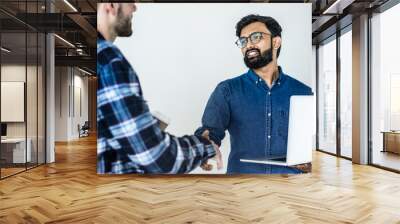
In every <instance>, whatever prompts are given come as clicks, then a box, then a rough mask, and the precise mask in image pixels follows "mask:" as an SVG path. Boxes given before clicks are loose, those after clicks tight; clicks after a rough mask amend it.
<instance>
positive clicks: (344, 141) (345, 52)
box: [340, 30, 352, 158]
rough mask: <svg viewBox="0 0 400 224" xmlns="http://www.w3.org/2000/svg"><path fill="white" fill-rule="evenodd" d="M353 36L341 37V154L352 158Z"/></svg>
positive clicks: (347, 34)
mask: <svg viewBox="0 0 400 224" xmlns="http://www.w3.org/2000/svg"><path fill="white" fill-rule="evenodd" d="M351 65H352V35H351V30H350V31H349V32H347V33H345V34H343V35H342V36H341V37H340V122H341V124H340V127H341V132H340V144H341V146H340V150H341V151H340V153H341V155H343V156H346V157H349V158H351V157H352V148H351V141H352V138H351V137H352V125H351V124H352V66H351Z"/></svg>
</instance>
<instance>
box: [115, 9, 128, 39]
mask: <svg viewBox="0 0 400 224" xmlns="http://www.w3.org/2000/svg"><path fill="white" fill-rule="evenodd" d="M117 17H118V24H117V25H116V26H115V33H116V34H117V36H119V37H130V36H131V35H132V22H131V21H132V19H131V18H130V17H126V18H124V17H123V15H122V10H121V8H119V9H118V16H117Z"/></svg>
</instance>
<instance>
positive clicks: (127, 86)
mask: <svg viewBox="0 0 400 224" xmlns="http://www.w3.org/2000/svg"><path fill="white" fill-rule="evenodd" d="M97 77H98V90H97V125H98V134H97V135H98V136H97V173H99V174H123V173H171V174H172V173H187V172H190V171H192V170H193V169H194V168H196V167H198V166H199V165H200V164H201V163H203V162H205V161H206V160H207V159H209V158H211V157H213V156H215V149H214V147H213V146H212V145H211V143H210V142H209V141H208V140H206V139H204V138H199V137H196V136H194V135H191V136H187V135H185V136H183V137H180V138H178V137H175V136H173V135H171V134H168V133H166V132H163V131H162V130H161V129H160V128H159V125H158V122H157V120H156V119H155V118H153V116H152V115H151V113H150V112H149V108H148V105H147V103H146V101H145V100H144V99H143V95H142V90H141V87H140V83H139V80H138V77H137V75H136V73H135V71H134V70H133V68H132V67H131V65H130V64H129V62H128V61H127V60H126V59H125V57H124V56H123V55H122V53H121V52H120V51H119V49H118V48H117V47H116V46H115V45H114V44H113V43H111V42H109V41H106V40H104V38H103V37H102V36H101V34H99V35H98V39H97Z"/></svg>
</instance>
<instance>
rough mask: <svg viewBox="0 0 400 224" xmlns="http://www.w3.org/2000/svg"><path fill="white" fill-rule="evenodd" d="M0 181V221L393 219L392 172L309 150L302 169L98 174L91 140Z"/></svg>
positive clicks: (396, 192) (396, 200) (399, 178)
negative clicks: (307, 165)
mask: <svg viewBox="0 0 400 224" xmlns="http://www.w3.org/2000/svg"><path fill="white" fill-rule="evenodd" d="M56 158H57V160H56V163H55V164H51V165H46V166H41V167H39V168H36V169H33V170H29V171H28V172H26V173H22V174H19V175H17V176H13V177H10V178H7V179H5V180H2V181H0V223H45V222H47V223H74V224H75V223H224V224H225V223H374V224H375V223H385V224H386V223H400V175H399V174H396V173H391V172H388V171H384V170H380V169H377V168H374V167H369V166H359V165H352V164H351V162H350V161H347V160H343V159H337V158H335V157H333V156H330V155H326V154H323V153H319V152H316V153H315V154H314V161H313V172H312V173H311V174H303V175H291V176H287V175H271V176H266V175H258V176H257V175H253V176H249V175H238V176H204V175H203V176H184V177H182V176H178V177H177V176H137V175H122V176H98V175H97V174H96V162H95V161H96V139H95V138H94V137H91V138H85V139H83V140H81V141H76V142H71V143H69V144H57V147H56Z"/></svg>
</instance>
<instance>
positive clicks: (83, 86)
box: [55, 67, 88, 141]
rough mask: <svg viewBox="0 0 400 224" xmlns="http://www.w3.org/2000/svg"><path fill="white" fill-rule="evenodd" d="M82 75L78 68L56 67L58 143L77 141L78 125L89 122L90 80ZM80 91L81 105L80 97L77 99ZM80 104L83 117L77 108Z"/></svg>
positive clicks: (56, 137)
mask: <svg viewBox="0 0 400 224" xmlns="http://www.w3.org/2000/svg"><path fill="white" fill-rule="evenodd" d="M82 75H83V73H82V72H80V71H79V70H77V69H76V68H71V67H56V77H55V78H56V82H55V86H56V88H55V89H56V91H55V120H56V121H55V126H56V133H55V140H56V141H70V140H73V139H77V138H78V137H79V136H78V128H77V127H78V124H80V125H83V123H84V122H85V121H87V120H88V80H87V77H84V76H82ZM79 90H80V91H81V93H80V94H81V97H80V99H81V103H79V102H78V100H79V97H77V96H78V95H79ZM74 104H75V105H74ZM79 104H80V105H81V106H82V116H81V114H80V113H79V107H77V105H79ZM73 110H75V111H73ZM74 112H75V113H74Z"/></svg>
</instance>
